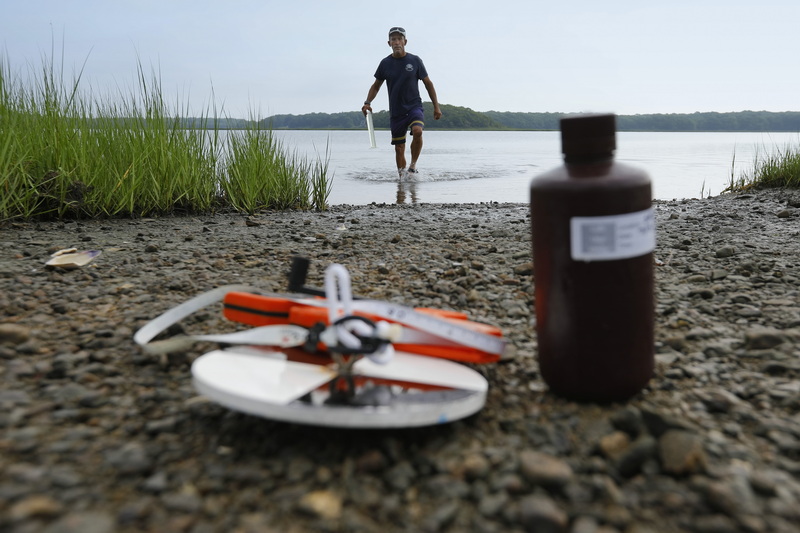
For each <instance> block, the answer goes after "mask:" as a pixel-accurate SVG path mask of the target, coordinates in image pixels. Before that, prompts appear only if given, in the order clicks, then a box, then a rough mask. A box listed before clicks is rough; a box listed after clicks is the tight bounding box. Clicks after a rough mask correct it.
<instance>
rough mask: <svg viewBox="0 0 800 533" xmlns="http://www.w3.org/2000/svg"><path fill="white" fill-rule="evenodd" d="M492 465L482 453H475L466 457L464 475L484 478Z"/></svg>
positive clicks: (468, 477)
mask: <svg viewBox="0 0 800 533" xmlns="http://www.w3.org/2000/svg"><path fill="white" fill-rule="evenodd" d="M490 468H491V465H490V464H489V461H488V460H487V459H486V457H484V456H483V455H481V454H477V453H473V454H470V455H468V456H467V457H466V458H465V459H464V475H465V476H466V477H467V479H483V478H485V477H486V476H487V475H488V474H489V469H490Z"/></svg>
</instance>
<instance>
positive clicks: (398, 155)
mask: <svg viewBox="0 0 800 533" xmlns="http://www.w3.org/2000/svg"><path fill="white" fill-rule="evenodd" d="M412 146H413V144H412ZM394 158H395V161H396V162H397V173H398V174H399V175H400V177H401V178H402V177H403V173H404V172H405V170H406V144H405V143H402V144H395V145H394Z"/></svg>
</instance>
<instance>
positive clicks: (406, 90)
mask: <svg viewBox="0 0 800 533" xmlns="http://www.w3.org/2000/svg"><path fill="white" fill-rule="evenodd" d="M427 77H428V71H427V70H425V65H424V64H423V63H422V59H420V58H419V56H415V55H414V54H409V53H408V52H406V55H405V56H403V57H401V58H396V57H394V56H391V55H390V56H388V57H385V58H383V60H381V62H380V64H379V65H378V70H376V71H375V79H378V80H385V81H386V87H387V89H388V90H389V114H390V115H391V116H392V117H401V116H403V115H405V114H407V113H408V112H409V111H411V110H412V109H415V108H417V107H421V106H422V98H420V96H419V85H418V81H419V80H421V79H424V78H427Z"/></svg>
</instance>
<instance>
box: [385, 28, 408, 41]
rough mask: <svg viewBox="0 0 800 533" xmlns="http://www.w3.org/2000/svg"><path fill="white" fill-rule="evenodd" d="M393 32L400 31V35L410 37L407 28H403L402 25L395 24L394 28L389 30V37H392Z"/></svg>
mask: <svg viewBox="0 0 800 533" xmlns="http://www.w3.org/2000/svg"><path fill="white" fill-rule="evenodd" d="M393 33H399V34H400V35H402V36H403V37H406V38H408V37H407V36H406V30H405V28H401V27H400V26H395V27H394V28H392V29H391V30H389V37H391V36H392V34H393Z"/></svg>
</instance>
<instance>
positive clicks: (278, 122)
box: [183, 102, 800, 132]
mask: <svg viewBox="0 0 800 533" xmlns="http://www.w3.org/2000/svg"><path fill="white" fill-rule="evenodd" d="M423 107H424V110H425V116H426V118H427V120H426V121H425V128H426V129H446V130H534V131H536V130H545V131H547V130H558V129H559V119H560V118H561V117H563V116H567V115H568V114H566V113H515V112H509V111H485V112H480V111H473V110H472V109H469V108H468V107H459V106H453V105H447V104H442V105H441V107H442V113H443V116H442V119H441V120H433V105H432V104H431V103H430V102H425V103H424V104H423ZM183 120H184V121H185V124H186V125H187V127H194V128H202V127H214V125H215V123H216V127H217V128H218V129H242V128H246V127H248V125H252V124H253V123H252V122H250V121H248V120H243V119H230V118H225V119H212V118H203V119H192V118H188V119H183ZM215 121H216V122H215ZM373 122H374V124H375V127H376V128H379V129H389V113H388V112H387V111H378V112H377V113H375V115H374V117H373ZM258 126H259V127H261V128H271V129H275V130H305V129H311V130H352V129H362V128H365V127H366V121H365V119H364V115H362V114H361V111H345V112H341V113H308V114H305V115H273V116H271V117H268V118H265V119H263V120H261V121H260V122H259V123H258ZM617 129H618V130H619V131H681V132H683V131H765V132H769V131H796V132H800V112H796V111H786V112H771V111H739V112H732V113H716V112H708V113H701V112H697V113H686V114H679V113H674V114H648V115H619V116H618V117H617Z"/></svg>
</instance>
